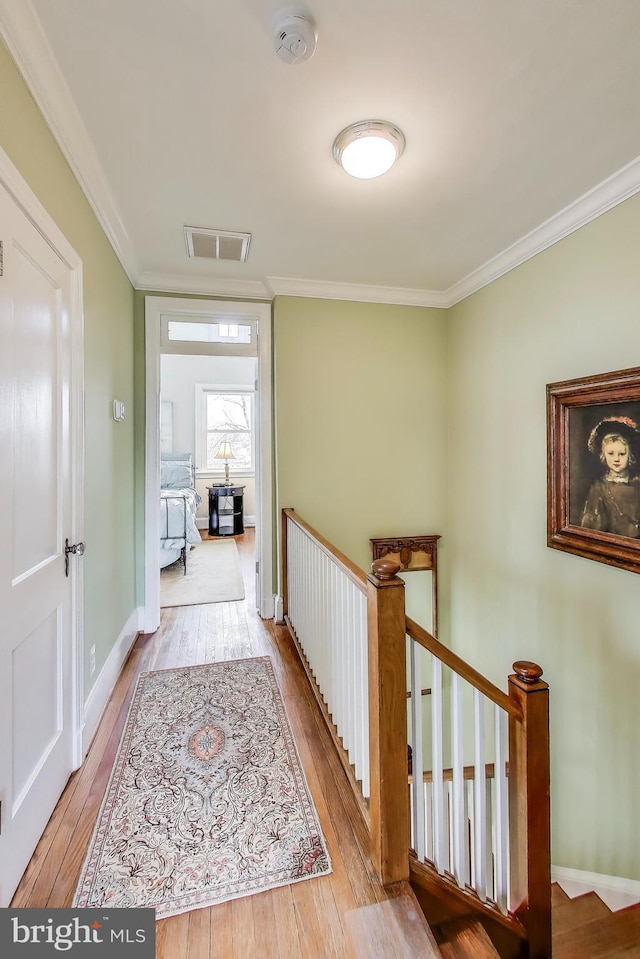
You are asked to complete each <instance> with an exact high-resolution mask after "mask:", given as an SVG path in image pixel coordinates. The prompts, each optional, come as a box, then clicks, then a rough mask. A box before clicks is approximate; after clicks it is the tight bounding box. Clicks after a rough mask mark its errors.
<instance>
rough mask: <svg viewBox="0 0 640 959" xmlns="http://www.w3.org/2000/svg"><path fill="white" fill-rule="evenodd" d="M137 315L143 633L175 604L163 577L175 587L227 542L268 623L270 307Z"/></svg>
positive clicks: (178, 303) (212, 305)
mask: <svg viewBox="0 0 640 959" xmlns="http://www.w3.org/2000/svg"><path fill="white" fill-rule="evenodd" d="M145 318H146V320H145V350H146V451H145V452H146V471H145V619H144V631H145V632H153V631H154V630H155V629H157V627H158V625H159V623H160V606H161V605H162V606H166V605H174V604H173V603H167V602H165V599H166V596H167V593H166V584H167V581H168V579H169V578H171V579H172V580H173V579H175V580H176V582H175V584H173V582H172V584H171V589H173V588H174V585H175V588H176V589H177V590H178V592H179V591H180V590H182V589H183V588H184V586H183V583H181V582H180V580H184V579H186V578H187V577H186V576H185V575H184V573H185V572H188V578H189V579H192V578H193V577H194V575H196V573H197V564H198V563H199V562H202V561H203V560H204V559H207V557H205V554H207V556H208V558H209V559H211V561H212V562H217V558H218V557H220V556H222V553H223V552H225V550H224V548H223V547H225V546H227V547H229V546H232V545H235V544H234V543H232V542H230V541H237V542H238V544H239V547H241V552H242V553H243V555H244V563H243V565H244V566H245V578H246V554H247V548H248V546H249V545H250V544H251V545H252V546H253V547H254V549H255V570H256V573H255V608H256V609H257V611H258V613H259V614H260V615H261V616H262V617H263V618H271V617H272V616H273V587H272V556H271V553H272V541H273V540H272V536H273V532H272V515H271V496H272V489H271V343H270V339H271V328H270V323H271V310H270V307H269V305H267V304H254V303H237V302H221V301H211V300H192V299H181V298H177V297H176V298H174V297H158V296H147V297H145ZM223 494H225V495H223ZM158 504H160V509H158ZM178 527H180V528H178ZM183 536H184V538H182V537H183ZM201 540H203V541H204V542H205V548H202V547H196V548H195V549H194V548H193V545H194V544H195V543H200V542H201ZM225 541H226V542H225ZM217 547H219V548H217ZM159 554H160V561H159V560H158V556H159ZM194 564H195V565H194ZM226 565H227V564H225V563H222V567H223V568H224V567H226ZM161 567H165V568H164V571H163V573H162V602H161V595H160V593H161V589H160V582H161V573H160V569H161ZM222 571H223V572H224V569H223V570H222ZM168 574H170V575H168ZM252 585H253V584H252ZM250 592H251V594H252V595H253V593H254V590H253V588H252V589H251V591H250ZM171 595H173V593H172V594H171ZM206 601H207V600H206V599H205V600H201V602H206ZM210 601H211V600H210ZM214 601H215V600H214Z"/></svg>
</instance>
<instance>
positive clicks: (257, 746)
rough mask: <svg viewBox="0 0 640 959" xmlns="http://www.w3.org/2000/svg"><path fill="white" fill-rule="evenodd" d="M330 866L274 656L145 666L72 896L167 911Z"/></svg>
mask: <svg viewBox="0 0 640 959" xmlns="http://www.w3.org/2000/svg"><path fill="white" fill-rule="evenodd" d="M329 872H331V863H330V860H329V855H328V853H327V849H326V845H325V842H324V837H323V835H322V832H321V829H320V824H319V821H318V815H317V813H316V810H315V806H314V804H313V800H312V798H311V795H310V793H309V788H308V786H307V783H306V780H305V776H304V772H303V769H302V765H301V763H300V759H299V756H298V753H297V750H296V746H295V743H294V740H293V734H292V732H291V727H290V726H289V721H288V719H287V715H286V713H285V709H284V704H283V702H282V698H281V696H280V691H279V689H278V686H277V684H276V680H275V676H274V674H273V668H272V666H271V661H270V659H269V657H267V656H263V657H258V658H254V659H236V660H232V661H229V662H221V663H211V664H207V665H204V666H187V667H184V668H181V669H167V670H158V671H155V672H149V673H142V674H141V675H140V677H139V678H138V683H137V686H136V689H135V692H134V696H133V701H132V704H131V707H130V710H129V715H128V718H127V722H126V725H125V729H124V732H123V734H122V739H121V741H120V745H119V747H118V751H117V755H116V759H115V764H114V767H113V771H112V773H111V778H110V780H109V784H108V787H107V792H106V794H105V797H104V800H103V803H102V808H101V810H100V814H99V816H98V820H97V823H96V827H95V829H94V833H93V836H92V839H91V842H90V845H89V850H88V853H87V857H86V859H85V863H84V865H83V867H82V873H81V876H80V881H79V883H78V889H77V891H76V895H75V899H74V903H73V904H74V906H76V907H83V906H95V907H109V908H117V907H127V908H131V907H136V906H146V907H153V908H155V910H156V917H157V918H158V919H160V918H162V917H166V916H174V915H178V914H179V913H181V912H186V911H187V910H189V909H199V908H202V907H205V906H211V905H215V904H216V903H219V902H224V901H226V900H229V899H236V898H238V897H240V896H247V895H251V894H253V893H257V892H262V891H264V890H265V889H272V888H274V887H275V886H282V885H286V884H288V883H292V882H297V881H299V880H302V879H310V878H313V877H316V876H323V875H326V874H328V873H329Z"/></svg>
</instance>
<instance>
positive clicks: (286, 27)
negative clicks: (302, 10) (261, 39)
mask: <svg viewBox="0 0 640 959" xmlns="http://www.w3.org/2000/svg"><path fill="white" fill-rule="evenodd" d="M317 42H318V34H317V33H316V28H315V25H314V23H313V21H312V20H310V19H309V18H308V17H305V16H303V15H302V14H300V15H297V14H294V15H293V16H291V15H288V14H286V13H284V14H282V13H281V14H279V15H278V16H277V18H276V21H275V24H274V27H273V44H274V46H275V50H276V53H277V54H278V56H279V57H280V59H281V60H284V62H285V63H302V62H303V61H304V60H309V59H310V58H311V57H312V56H313V54H314V53H315V49H316V43H317Z"/></svg>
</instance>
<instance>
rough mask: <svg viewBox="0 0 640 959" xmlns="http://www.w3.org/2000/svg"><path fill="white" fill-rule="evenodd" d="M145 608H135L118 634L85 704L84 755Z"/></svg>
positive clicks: (133, 640) (139, 629)
mask: <svg viewBox="0 0 640 959" xmlns="http://www.w3.org/2000/svg"><path fill="white" fill-rule="evenodd" d="M143 616H144V610H143V609H142V607H137V608H136V609H134V610H133V612H132V613H131V615H130V616H129V619H128V620H127V622H126V623H125V626H124V628H123V630H122V632H121V633H120V635H119V636H118V638H117V640H116V642H115V644H114V646H113V649H112V650H111V652H110V653H109V655H108V657H107V660H106V662H105V664H104V666H103V667H102V669H101V670H100V674H99V676H98V678H97V679H96V681H95V683H94V685H93V687H92V689H91V692H90V693H89V695H88V696H87V699H86V702H85V704H84V724H83V727H82V755H83V756H86V754H87V750H88V748H89V745H90V743H91V740H92V739H93V737H94V735H95V732H96V729H97V728H98V724H99V722H100V719H101V718H102V713H103V712H104V709H105V706H106V705H107V703H108V702H109V696H110V695H111V692H112V690H113V687H114V686H115V684H116V682H117V680H118V676H119V675H120V670H121V669H122V665H123V663H124V661H125V659H126V658H127V656H128V655H129V651H130V649H131V647H132V646H133V644H134V642H135V640H136V637H137V636H138V633H139V632H140V631H141V629H142V622H143Z"/></svg>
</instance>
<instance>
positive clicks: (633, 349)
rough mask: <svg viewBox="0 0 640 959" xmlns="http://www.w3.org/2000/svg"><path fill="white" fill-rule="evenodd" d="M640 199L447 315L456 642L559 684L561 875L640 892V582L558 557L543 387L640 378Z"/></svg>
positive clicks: (555, 710) (495, 671)
mask: <svg viewBox="0 0 640 959" xmlns="http://www.w3.org/2000/svg"><path fill="white" fill-rule="evenodd" d="M639 263H640V197H635V198H633V199H631V200H629V201H627V202H626V203H624V204H622V205H620V206H618V207H616V208H615V209H614V210H612V211H610V212H609V213H607V214H605V215H604V216H602V217H600V218H599V219H598V220H596V221H594V222H593V223H591V224H589V225H587V226H585V227H584V228H583V229H581V230H580V231H578V232H577V233H574V234H573V235H571V236H570V237H568V238H566V239H565V240H563V241H562V242H560V243H557V244H556V245H555V246H553V247H551V248H550V249H549V250H547V251H545V252H544V253H541V254H539V255H538V256H536V257H535V258H534V259H532V260H530V261H528V262H527V263H525V264H524V265H522V266H521V267H519V268H518V269H516V270H514V271H512V272H511V273H509V274H508V275H507V276H505V277H503V278H501V279H500V280H498V281H496V282H494V283H492V284H491V285H490V286H488V287H486V288H485V289H484V290H481V291H480V292H478V293H477V294H475V295H474V296H472V297H470V298H468V299H467V300H465V301H463V302H462V303H460V304H459V305H457V306H456V307H455V308H453V309H452V310H450V311H449V313H448V321H449V325H450V344H449V346H450V349H449V358H450V382H449V400H448V406H449V413H450V418H449V452H448V457H447V461H448V463H449V466H450V473H449V476H450V485H449V492H450V496H449V511H448V519H447V523H446V528H445V533H446V543H447V556H448V562H447V563H446V567H445V568H446V571H447V575H446V576H445V577H444V579H443V580H442V592H441V599H442V602H443V605H445V606H449V607H450V615H451V632H450V636H451V641H452V644H453V645H454V646H455V648H456V649H457V650H458V651H459V652H460V653H461V654H462V655H463V657H464V658H466V659H467V660H468V661H469V662H471V663H472V664H474V665H475V666H477V667H479V668H480V669H481V670H482V672H484V673H485V674H486V675H489V676H490V677H491V678H493V679H494V680H495V681H496V682H497V683H499V684H501V685H502V684H504V679H505V677H506V675H507V673H508V672H509V671H510V667H511V664H512V662H513V661H514V660H515V659H519V658H523V659H533V660H535V661H537V662H539V663H540V664H541V665H542V666H543V667H544V671H545V678H546V679H547V680H548V682H549V684H550V686H551V746H552V833H553V862H554V863H555V864H556V865H558V866H566V867H571V868H575V869H584V870H588V871H592V872H598V873H604V874H606V875H617V876H625V877H627V878H632V879H640V831H639V830H638V826H637V815H638V808H639V805H640V762H639V756H640V697H639V696H638V689H639V688H640V627H639V622H640V576H638V575H636V574H634V573H630V572H626V571H624V570H621V569H614V568H612V567H607V566H605V565H603V564H600V563H597V562H593V561H591V560H587V559H582V558H580V557H577V556H573V555H570V554H568V553H563V552H559V551H557V550H553V549H549V548H548V547H547V546H546V462H547V459H546V419H545V385H546V384H547V383H550V382H556V381H559V380H564V379H570V378H574V377H582V376H585V375H588V374H594V373H604V372H607V371H612V370H619V369H624V368H628V367H631V366H638V365H640V270H639V268H638V264H639Z"/></svg>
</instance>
